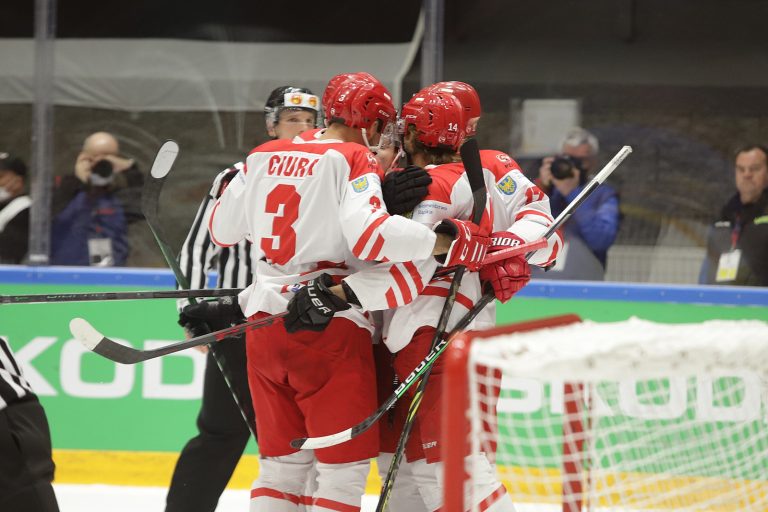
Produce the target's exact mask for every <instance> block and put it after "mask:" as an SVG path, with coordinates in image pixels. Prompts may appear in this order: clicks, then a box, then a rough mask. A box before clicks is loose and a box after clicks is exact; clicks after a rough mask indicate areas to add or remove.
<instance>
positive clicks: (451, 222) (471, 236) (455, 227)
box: [435, 219, 490, 272]
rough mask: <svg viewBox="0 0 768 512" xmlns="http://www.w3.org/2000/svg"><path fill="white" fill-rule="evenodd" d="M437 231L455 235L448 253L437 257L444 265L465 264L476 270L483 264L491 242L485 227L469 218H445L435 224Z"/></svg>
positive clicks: (469, 268) (468, 267) (468, 268)
mask: <svg viewBox="0 0 768 512" xmlns="http://www.w3.org/2000/svg"><path fill="white" fill-rule="evenodd" d="M435 232H436V233H445V234H447V235H450V236H452V237H453V243H451V247H450V248H449V249H448V253H447V254H446V255H445V256H437V257H436V258H437V260H438V261H439V262H440V263H442V264H443V266H446V267H452V266H454V265H464V266H466V267H467V270H469V271H473V272H474V271H477V270H478V269H479V268H480V266H481V265H482V264H483V258H484V257H485V253H486V251H487V250H488V244H489V243H490V238H489V237H488V231H486V230H485V229H484V228H481V227H480V226H478V225H477V224H475V223H474V222H471V221H468V220H459V219H445V220H443V221H442V222H440V223H439V224H437V225H436V226H435ZM443 258H444V260H443Z"/></svg>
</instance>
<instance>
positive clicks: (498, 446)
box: [468, 319, 768, 511]
mask: <svg viewBox="0 0 768 512" xmlns="http://www.w3.org/2000/svg"><path fill="white" fill-rule="evenodd" d="M469 354H470V355H469V381H470V389H469V395H470V398H469V400H470V407H469V410H470V413H469V415H470V423H471V434H470V440H471V445H472V449H473V451H474V452H475V453H477V452H484V453H487V454H493V453H495V460H494V462H495V464H496V467H497V469H498V475H499V478H500V479H501V480H502V481H503V483H504V484H505V485H506V487H507V489H508V491H509V492H510V494H511V496H512V498H513V501H515V503H516V504H517V507H518V510H542V511H544V510H572V511H575V510H642V511H649V510H691V511H693V510H696V511H699V510H701V511H704V510H712V511H725V510H729V511H730V510H733V511H736V510H741V511H743V510H747V511H766V510H768V413H767V410H766V404H768V398H767V396H766V395H767V394H766V389H767V387H766V382H767V380H766V376H767V375H768V324H766V323H765V322H760V321H708V322H704V323H699V324H675V325H671V324H657V323H653V322H648V321H643V320H638V319H631V320H629V321H625V322H617V323H593V322H582V323H574V324H570V325H566V326H562V327H556V328H545V329H538V330H535V331H531V332H523V333H512V334H502V335H500V336H495V337H491V338H487V339H477V340H475V341H474V342H473V343H472V345H471V349H470V353H469ZM497 394H498V398H497ZM489 411H491V412H489ZM491 458H492V459H493V456H491ZM468 469H469V474H470V475H471V474H472V470H471V468H468ZM470 478H471V477H470ZM564 487H565V491H564Z"/></svg>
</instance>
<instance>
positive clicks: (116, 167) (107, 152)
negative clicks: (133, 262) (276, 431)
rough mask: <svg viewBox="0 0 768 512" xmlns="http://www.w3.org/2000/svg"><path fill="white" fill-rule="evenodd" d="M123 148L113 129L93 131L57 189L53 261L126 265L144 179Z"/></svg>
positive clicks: (54, 199)
mask: <svg viewBox="0 0 768 512" xmlns="http://www.w3.org/2000/svg"><path fill="white" fill-rule="evenodd" d="M119 150H120V147H119V145H118V142H117V139H116V138H115V137H114V136H113V135H111V134H109V133H106V132H97V133H94V134H92V135H90V136H88V137H87V138H86V139H85V142H84V143H83V148H82V150H81V151H80V153H79V154H78V156H77V160H76V162H75V167H74V172H73V173H72V174H71V175H67V176H63V177H62V178H61V179H60V180H59V182H58V183H57V185H56V187H55V188H54V192H53V206H52V214H53V215H54V218H53V225H52V229H51V263H52V264H53V265H97V266H122V265H125V262H126V259H127V257H128V242H127V238H126V235H127V223H128V222H130V221H131V220H137V219H140V218H141V213H140V206H139V205H140V201H139V195H140V191H141V185H142V184H143V180H144V178H143V176H142V174H141V172H140V171H139V170H138V168H137V167H136V164H135V163H134V161H133V160H131V159H127V158H124V157H122V156H120V155H119ZM121 196H122V198H123V200H121Z"/></svg>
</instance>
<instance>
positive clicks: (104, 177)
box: [90, 159, 115, 187]
mask: <svg viewBox="0 0 768 512" xmlns="http://www.w3.org/2000/svg"><path fill="white" fill-rule="evenodd" d="M114 174H115V167H114V166H113V165H112V162H110V161H109V160H106V159H105V160H99V161H98V162H96V163H95V164H93V167H91V177H90V181H91V185H93V186H96V187H106V186H107V185H110V184H111V183H112V179H113V178H114Z"/></svg>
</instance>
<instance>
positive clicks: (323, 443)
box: [291, 146, 632, 450]
mask: <svg viewBox="0 0 768 512" xmlns="http://www.w3.org/2000/svg"><path fill="white" fill-rule="evenodd" d="M631 152H632V148H631V147H629V146H624V147H623V148H622V149H621V150H620V151H619V152H618V153H617V154H616V156H614V157H613V159H611V161H610V162H608V164H606V166H605V167H604V168H603V169H602V170H601V171H600V173H599V174H598V175H597V176H596V177H595V178H593V179H592V181H590V183H589V184H588V185H587V186H586V187H584V190H583V191H582V192H581V193H580V194H579V195H578V196H577V197H576V199H574V200H573V201H571V203H569V204H568V205H567V206H566V207H565V209H564V210H563V212H562V213H561V214H560V215H558V216H557V218H556V219H555V221H554V222H553V223H552V226H550V228H549V229H548V230H547V232H546V233H545V235H544V238H549V237H550V236H552V234H553V233H555V231H557V230H558V229H559V228H560V227H561V226H562V225H563V223H564V222H565V221H566V220H568V219H569V218H570V217H571V215H573V212H574V210H575V209H576V208H578V206H579V205H581V203H583V202H584V200H585V199H586V198H587V197H588V196H589V195H590V194H591V193H592V192H593V191H594V190H595V189H596V188H597V187H598V186H599V185H600V184H601V183H602V182H603V181H605V179H607V178H608V176H610V174H611V173H612V172H613V171H614V170H615V169H616V168H617V167H618V166H619V164H620V163H621V162H622V161H623V160H624V159H625V158H626V157H627V155H629V153H631ZM598 178H600V179H599V180H598ZM595 183H596V184H595ZM493 299H494V295H493V293H487V294H485V295H483V296H482V297H481V298H480V300H479V301H478V302H477V304H475V306H474V307H473V308H472V309H471V310H470V311H468V312H467V314H466V315H464V317H462V318H461V319H460V320H459V322H458V323H457V324H456V326H454V328H453V330H452V331H451V332H450V333H449V334H448V335H447V336H445V337H444V338H443V339H442V340H440V342H439V343H438V344H437V346H435V348H434V349H433V350H431V351H430V352H429V354H427V357H425V358H424V359H423V360H422V361H421V362H420V363H419V364H418V365H417V366H416V368H414V369H413V371H412V372H411V373H410V374H409V375H408V377H406V378H405V379H404V380H403V382H401V383H400V386H398V387H397V389H395V391H394V392H393V393H392V394H391V395H390V396H389V398H387V399H386V400H385V401H384V403H382V404H381V406H379V408H378V409H376V411H374V412H373V414H371V415H370V416H369V417H367V418H366V419H364V420H363V421H361V422H360V423H358V424H357V425H354V426H352V427H350V428H348V429H346V430H343V431H341V432H337V433H335V434H329V435H327V436H322V437H313V438H302V439H294V440H293V441H291V446H292V447H293V448H297V449H304V450H311V449H316V448H326V447H328V446H334V445H337V444H341V443H343V442H345V441H348V440H350V439H352V438H355V437H357V436H359V435H360V434H362V433H363V432H365V431H366V430H368V429H369V428H370V427H371V425H373V424H374V423H376V422H377V421H378V420H379V419H381V417H382V416H384V414H385V413H386V412H387V410H389V409H390V408H391V407H392V406H393V405H395V402H397V400H399V399H400V398H401V397H402V396H403V395H404V394H405V393H406V391H408V389H409V388H410V387H411V386H412V385H413V383H414V382H416V381H417V380H418V378H419V377H421V375H422V374H423V373H424V372H425V371H426V370H427V368H429V367H430V366H432V364H433V363H434V361H435V360H436V359H437V358H438V357H439V356H440V354H442V353H443V352H444V351H445V349H446V348H447V347H448V343H449V342H450V341H451V339H452V338H453V336H455V335H456V334H458V333H459V332H461V331H463V330H464V329H466V328H467V326H469V324H470V323H471V322H472V320H474V319H475V317H476V316H477V315H478V313H480V311H482V309H483V308H484V307H485V306H487V305H488V304H490V303H491V302H492V301H493Z"/></svg>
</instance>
